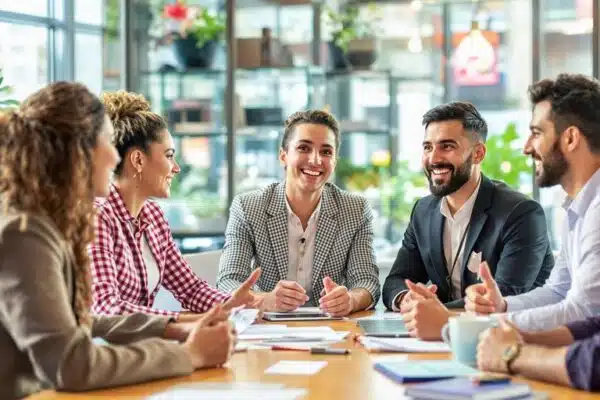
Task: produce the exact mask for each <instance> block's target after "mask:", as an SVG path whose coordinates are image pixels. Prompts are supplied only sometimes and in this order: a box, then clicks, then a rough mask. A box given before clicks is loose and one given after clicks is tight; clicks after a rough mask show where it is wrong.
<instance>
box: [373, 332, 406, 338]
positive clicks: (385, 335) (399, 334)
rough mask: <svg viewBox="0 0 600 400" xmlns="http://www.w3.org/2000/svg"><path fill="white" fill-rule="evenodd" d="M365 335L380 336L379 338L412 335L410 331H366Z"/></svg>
mask: <svg viewBox="0 0 600 400" xmlns="http://www.w3.org/2000/svg"><path fill="white" fill-rule="evenodd" d="M365 336H368V337H379V338H407V337H410V334H409V333H408V332H398V333H391V332H388V333H366V334H365Z"/></svg>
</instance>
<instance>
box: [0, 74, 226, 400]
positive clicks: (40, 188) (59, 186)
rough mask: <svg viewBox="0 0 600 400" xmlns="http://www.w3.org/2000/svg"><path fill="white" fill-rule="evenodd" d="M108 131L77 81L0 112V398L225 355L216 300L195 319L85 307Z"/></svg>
mask: <svg viewBox="0 0 600 400" xmlns="http://www.w3.org/2000/svg"><path fill="white" fill-rule="evenodd" d="M112 130H113V128H112V124H111V123H110V120H109V119H108V118H107V116H106V114H105V111H104V107H103V105H102V103H101V102H100V101H99V99H98V98H97V97H96V96H94V95H93V94H92V93H90V92H89V90H88V89H86V88H85V86H83V85H81V84H77V83H68V82H57V83H54V84H51V85H49V86H47V87H45V88H43V89H41V90H39V91H38V92H36V93H35V94H33V95H32V96H31V97H29V98H28V99H27V100H26V101H25V102H24V103H23V104H22V105H21V107H20V108H19V109H18V110H16V111H14V112H12V111H11V112H8V113H4V114H0V195H1V199H2V202H3V212H2V215H0V354H2V362H1V363H0V398H2V399H6V398H8V399H11V398H21V397H24V396H27V395H29V394H31V393H34V392H37V391H39V390H42V389H44V388H55V389H58V390H68V391H80V390H90V389H96V388H101V387H109V386H116V385H124V384H132V383H136V382H142V381H147V380H151V379H158V378H164V377H169V376H176V375H183V374H189V373H191V372H192V371H193V369H194V368H199V367H208V366H214V365H218V364H222V363H224V362H225V361H226V360H227V359H228V358H229V356H230V355H231V352H232V347H233V344H234V343H235V333H234V332H233V331H232V328H231V325H230V324H229V322H227V321H226V319H227V313H225V312H224V311H223V310H222V309H221V307H216V308H215V309H213V310H211V311H210V312H209V313H207V314H206V315H205V317H204V318H202V319H200V320H199V321H198V322H196V323H177V322H172V321H171V320H169V319H168V318H167V317H158V316H147V315H145V314H134V315H130V316H127V317H121V316H119V317H100V318H99V317H93V316H91V315H90V312H89V309H90V305H91V298H92V295H91V288H90V273H89V257H88V253H87V246H88V244H89V243H90V242H91V241H92V240H93V236H94V227H93V220H94V219H93V216H94V205H93V201H94V197H95V196H106V195H108V192H109V182H110V177H111V174H112V170H113V169H114V167H115V166H116V164H117V162H118V160H119V156H118V154H117V152H116V150H115V148H114V147H113V145H112V144H111V142H110V137H111V136H112ZM93 337H101V338H103V339H104V340H106V341H107V342H109V343H110V344H109V345H96V344H94V343H93V341H92V338H93ZM164 339H171V340H164ZM173 340H175V341H181V342H183V343H177V342H173Z"/></svg>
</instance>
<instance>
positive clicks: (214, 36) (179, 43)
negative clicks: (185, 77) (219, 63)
mask: <svg viewBox="0 0 600 400" xmlns="http://www.w3.org/2000/svg"><path fill="white" fill-rule="evenodd" d="M161 19H162V23H163V29H164V32H163V35H162V37H161V40H160V41H161V43H170V42H172V43H173V44H174V46H175V55H176V57H177V60H178V62H179V63H180V64H181V66H182V67H184V68H210V67H211V66H212V64H213V61H214V56H215V52H216V50H217V47H218V46H219V43H220V42H222V40H223V38H224V35H225V17H224V16H223V15H222V14H219V13H213V12H211V11H209V10H208V9H206V8H204V7H200V6H191V5H187V4H186V2H185V1H184V0H177V1H176V2H174V3H169V4H164V5H163V9H162V14H161Z"/></svg>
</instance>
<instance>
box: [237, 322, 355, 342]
mask: <svg viewBox="0 0 600 400" xmlns="http://www.w3.org/2000/svg"><path fill="white" fill-rule="evenodd" d="M338 337H339V335H338V334H337V332H336V331H334V330H333V329H331V328H330V327H328V326H311V327H293V328H289V327H288V326H287V325H251V326H250V327H248V328H247V329H246V330H245V331H244V333H242V334H240V335H238V339H239V340H265V339H290V338H291V339H315V340H327V339H331V340H333V339H337V338H338ZM344 337H345V336H344ZM342 339H343V338H342Z"/></svg>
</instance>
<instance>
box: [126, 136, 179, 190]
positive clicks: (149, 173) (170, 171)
mask: <svg viewBox="0 0 600 400" xmlns="http://www.w3.org/2000/svg"><path fill="white" fill-rule="evenodd" d="M137 151H139V150H137ZM140 153H141V157H143V161H142V173H141V179H140V181H141V182H140V190H141V191H142V192H143V193H144V194H145V195H146V196H148V197H156V198H167V197H169V196H170V195H171V183H172V181H173V177H174V176H175V175H177V174H178V173H179V172H180V171H181V169H180V168H179V165H178V164H177V161H175V144H174V143H173V138H172V137H171V134H170V133H169V131H167V130H164V131H162V132H161V133H160V134H159V140H157V141H153V142H152V143H150V145H149V146H148V151H147V152H146V153H143V152H141V151H140ZM134 179H135V178H134Z"/></svg>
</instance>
